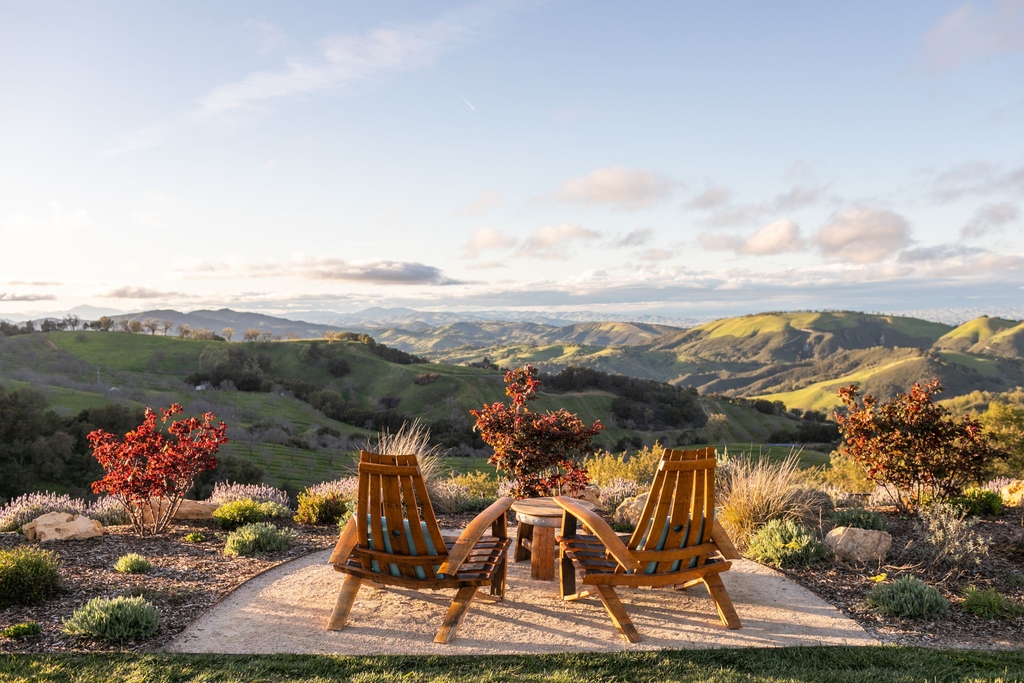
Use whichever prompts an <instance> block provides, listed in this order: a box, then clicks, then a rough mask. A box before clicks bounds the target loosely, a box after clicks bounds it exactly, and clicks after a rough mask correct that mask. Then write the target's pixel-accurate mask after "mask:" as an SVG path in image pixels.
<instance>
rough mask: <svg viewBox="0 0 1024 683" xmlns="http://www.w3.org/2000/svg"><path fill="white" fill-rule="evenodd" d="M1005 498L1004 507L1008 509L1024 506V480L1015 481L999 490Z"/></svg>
mask: <svg viewBox="0 0 1024 683" xmlns="http://www.w3.org/2000/svg"><path fill="white" fill-rule="evenodd" d="M999 495H1000V496H1002V497H1003V505H1006V506H1007V507H1020V506H1021V505H1024V480H1020V479H1014V480H1013V481H1011V482H1010V483H1009V484H1007V485H1006V486H1004V487H1003V488H1002V489H1000V490H999Z"/></svg>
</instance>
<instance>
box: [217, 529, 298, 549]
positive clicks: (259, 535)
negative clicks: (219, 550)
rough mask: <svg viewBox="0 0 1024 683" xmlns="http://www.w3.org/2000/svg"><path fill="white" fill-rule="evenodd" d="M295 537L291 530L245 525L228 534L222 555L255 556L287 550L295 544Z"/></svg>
mask: <svg viewBox="0 0 1024 683" xmlns="http://www.w3.org/2000/svg"><path fill="white" fill-rule="evenodd" d="M295 535H296V534H295V532H294V531H292V530H291V529H278V528H277V527H276V526H274V525H273V524H267V523H266V522H256V523H255V524H246V525H245V526H243V527H240V528H238V529H235V530H234V531H232V532H231V533H230V534H228V541H227V544H226V545H225V546H224V554H225V555H255V554H256V553H273V552H278V551H281V550H287V549H288V548H291V547H292V543H294V542H295Z"/></svg>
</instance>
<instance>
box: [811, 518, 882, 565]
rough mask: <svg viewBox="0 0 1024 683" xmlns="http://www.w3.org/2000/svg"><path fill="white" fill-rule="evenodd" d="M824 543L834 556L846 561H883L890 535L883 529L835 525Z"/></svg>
mask: <svg viewBox="0 0 1024 683" xmlns="http://www.w3.org/2000/svg"><path fill="white" fill-rule="evenodd" d="M825 544H826V545H828V547H829V548H831V549H832V552H834V553H835V554H836V557H839V558H840V559H843V560H846V561H848V562H875V561H877V562H883V561H884V560H885V555H886V553H888V552H889V546H890V545H892V536H891V535H889V534H888V533H887V532H885V531H875V530H873V529H857V528H856V527H848V526H837V527H836V528H835V529H833V530H832V531H830V532H828V535H827V536H826V537H825Z"/></svg>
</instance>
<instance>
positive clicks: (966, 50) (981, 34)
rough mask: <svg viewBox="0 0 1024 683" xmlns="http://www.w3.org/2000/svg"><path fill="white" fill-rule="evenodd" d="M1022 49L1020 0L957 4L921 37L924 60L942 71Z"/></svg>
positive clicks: (1023, 6)
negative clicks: (978, 5) (976, 4)
mask: <svg viewBox="0 0 1024 683" xmlns="http://www.w3.org/2000/svg"><path fill="white" fill-rule="evenodd" d="M1021 50H1024V0H996V1H995V2H994V3H993V4H992V5H991V6H990V7H988V8H982V9H980V10H979V9H978V8H976V7H975V5H974V4H973V3H967V4H964V5H960V6H959V7H957V8H956V9H955V10H953V11H952V12H950V13H949V14H947V15H946V16H945V17H943V18H942V20H941V21H940V22H939V23H938V24H937V25H936V26H935V27H934V28H932V29H931V30H929V31H928V32H927V33H926V34H925V36H924V60H925V63H926V64H927V66H928V68H929V69H930V70H932V71H935V72H945V71H950V70H952V69H956V68H958V67H961V66H965V65H967V64H970V63H972V62H976V61H979V60H981V59H984V58H985V57H989V56H991V55H1006V54H1013V53H1015V52H1019V51H1021Z"/></svg>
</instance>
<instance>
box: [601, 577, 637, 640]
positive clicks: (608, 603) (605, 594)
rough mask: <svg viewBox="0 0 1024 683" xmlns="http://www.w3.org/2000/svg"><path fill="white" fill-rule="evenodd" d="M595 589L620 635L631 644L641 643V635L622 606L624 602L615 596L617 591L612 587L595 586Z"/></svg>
mask: <svg viewBox="0 0 1024 683" xmlns="http://www.w3.org/2000/svg"><path fill="white" fill-rule="evenodd" d="M594 588H596V589H597V597H599V598H601V602H602V603H603V604H604V608H605V610H607V612H608V616H610V617H611V618H612V623H613V624H615V628H617V629H619V635H621V636H622V637H623V638H625V639H626V640H628V641H629V642H631V643H639V642H640V634H639V633H637V630H636V627H635V626H633V622H632V621H631V620H630V618H629V615H628V614H626V608H625V607H623V606H622V601H620V600H619V596H618V595H616V594H615V589H614V588H612V587H611V586H594Z"/></svg>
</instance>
